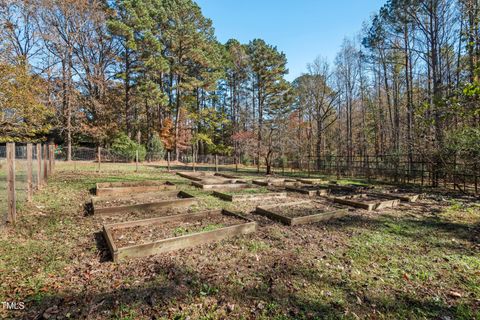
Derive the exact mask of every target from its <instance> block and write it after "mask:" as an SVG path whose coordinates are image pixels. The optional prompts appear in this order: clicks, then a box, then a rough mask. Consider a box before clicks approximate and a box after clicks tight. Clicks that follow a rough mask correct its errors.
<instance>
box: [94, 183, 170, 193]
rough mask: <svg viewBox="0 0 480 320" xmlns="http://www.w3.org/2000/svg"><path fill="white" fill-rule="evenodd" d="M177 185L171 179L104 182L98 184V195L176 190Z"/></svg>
mask: <svg viewBox="0 0 480 320" xmlns="http://www.w3.org/2000/svg"><path fill="white" fill-rule="evenodd" d="M176 189H177V186H176V185H175V184H173V183H171V182H170V181H153V180H146V181H122V182H102V183H97V185H96V194H97V196H110V195H119V194H134V193H142V192H154V191H164V190H176Z"/></svg>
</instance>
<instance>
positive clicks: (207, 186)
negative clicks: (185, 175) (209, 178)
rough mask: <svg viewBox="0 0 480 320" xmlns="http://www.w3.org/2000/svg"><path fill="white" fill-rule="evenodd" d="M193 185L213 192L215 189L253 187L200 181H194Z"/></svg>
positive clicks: (242, 184) (239, 183)
mask: <svg viewBox="0 0 480 320" xmlns="http://www.w3.org/2000/svg"><path fill="white" fill-rule="evenodd" d="M192 185H193V186H195V187H197V188H201V189H204V190H213V189H217V190H218V189H246V188H251V185H249V184H247V183H242V182H238V183H218V184H206V183H203V182H199V181H192Z"/></svg>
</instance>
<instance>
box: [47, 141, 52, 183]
mask: <svg viewBox="0 0 480 320" xmlns="http://www.w3.org/2000/svg"><path fill="white" fill-rule="evenodd" d="M52 154H53V152H52V145H51V144H50V143H49V144H48V175H51V174H52V173H53V172H52V169H53V168H52V161H53V160H52Z"/></svg>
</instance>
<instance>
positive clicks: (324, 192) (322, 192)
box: [286, 184, 328, 197]
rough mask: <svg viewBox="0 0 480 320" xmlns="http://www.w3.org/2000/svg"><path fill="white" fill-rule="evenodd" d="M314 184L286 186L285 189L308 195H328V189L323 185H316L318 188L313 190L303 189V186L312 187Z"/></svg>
mask: <svg viewBox="0 0 480 320" xmlns="http://www.w3.org/2000/svg"><path fill="white" fill-rule="evenodd" d="M314 186H315V185H314V184H309V185H307V186H294V187H290V186H287V187H286V189H287V191H292V192H298V193H302V194H306V195H308V196H309V197H314V196H326V195H328V189H326V188H324V187H320V186H318V188H317V189H315V190H308V189H303V187H314Z"/></svg>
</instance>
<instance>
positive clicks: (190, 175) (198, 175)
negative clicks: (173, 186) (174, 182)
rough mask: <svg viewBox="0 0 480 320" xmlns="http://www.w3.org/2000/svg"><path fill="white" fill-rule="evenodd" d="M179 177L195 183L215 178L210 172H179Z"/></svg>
mask: <svg viewBox="0 0 480 320" xmlns="http://www.w3.org/2000/svg"><path fill="white" fill-rule="evenodd" d="M177 175H179V176H180V177H182V178H186V179H189V180H194V181H201V180H202V179H205V178H207V177H208V178H212V177H214V176H215V175H214V173H213V172H209V171H197V172H193V171H191V172H177Z"/></svg>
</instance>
